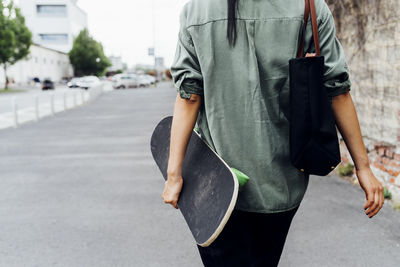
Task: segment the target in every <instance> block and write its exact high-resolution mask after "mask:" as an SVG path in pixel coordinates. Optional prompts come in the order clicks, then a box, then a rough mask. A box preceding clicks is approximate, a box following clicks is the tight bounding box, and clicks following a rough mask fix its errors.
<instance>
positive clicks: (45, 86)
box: [42, 79, 55, 90]
mask: <svg viewBox="0 0 400 267" xmlns="http://www.w3.org/2000/svg"><path fill="white" fill-rule="evenodd" d="M54 88H55V87H54V82H53V81H52V80H50V79H44V80H43V83H42V90H54Z"/></svg>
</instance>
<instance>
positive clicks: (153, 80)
mask: <svg viewBox="0 0 400 267" xmlns="http://www.w3.org/2000/svg"><path fill="white" fill-rule="evenodd" d="M145 76H146V77H147V79H149V81H150V83H151V84H155V83H156V78H155V77H154V76H152V75H149V74H146V75H145Z"/></svg>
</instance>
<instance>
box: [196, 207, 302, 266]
mask: <svg viewBox="0 0 400 267" xmlns="http://www.w3.org/2000/svg"><path fill="white" fill-rule="evenodd" d="M297 209H298V207H297V208H294V209H292V210H289V211H285V212H279V213H253V212H245V211H239V210H234V211H233V212H232V215H231V217H230V219H229V221H228V222H227V224H226V225H225V228H224V230H223V231H222V232H221V234H220V235H219V236H218V237H217V239H216V240H215V241H214V242H213V243H212V244H211V245H210V246H208V247H200V246H197V247H198V249H199V252H200V256H201V260H202V261H203V264H204V266H206V267H214V266H218V267H236V266H238V267H261V266H262V267H269V266H271V267H275V266H278V263H279V259H280V257H281V254H282V250H283V247H284V245H285V241H286V236H287V233H288V231H289V228H290V224H291V222H292V219H293V216H294V215H295V214H296V212H297Z"/></svg>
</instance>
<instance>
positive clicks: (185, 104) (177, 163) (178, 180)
mask: <svg viewBox="0 0 400 267" xmlns="http://www.w3.org/2000/svg"><path fill="white" fill-rule="evenodd" d="M201 101H202V96H200V95H196V94H191V96H190V99H184V98H181V97H180V95H179V93H178V95H177V96H176V100H175V108H174V116H173V119H172V126H171V143H170V151H169V161H168V169H167V175H168V179H167V181H166V182H165V186H164V192H163V194H162V198H163V199H164V202H165V203H168V204H171V205H172V206H173V207H175V208H176V209H177V208H178V205H177V202H178V198H179V194H180V192H181V190H182V185H183V180H182V163H183V159H184V156H185V152H186V147H187V144H188V142H189V138H190V135H191V134H192V131H193V128H194V125H195V124H196V120H197V114H198V112H199V108H200V104H201Z"/></svg>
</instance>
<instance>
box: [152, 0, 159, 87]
mask: <svg viewBox="0 0 400 267" xmlns="http://www.w3.org/2000/svg"><path fill="white" fill-rule="evenodd" d="M152 9H153V10H152V11H153V12H152V15H153V57H154V75H155V76H156V79H157V80H158V71H157V64H156V63H157V62H156V58H157V57H156V0H152ZM156 85H157V83H156Z"/></svg>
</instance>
